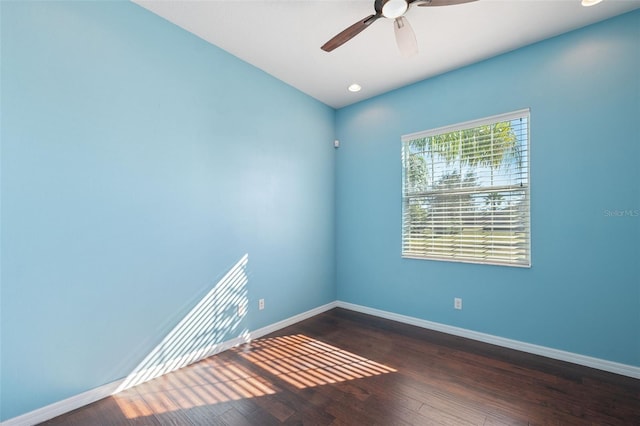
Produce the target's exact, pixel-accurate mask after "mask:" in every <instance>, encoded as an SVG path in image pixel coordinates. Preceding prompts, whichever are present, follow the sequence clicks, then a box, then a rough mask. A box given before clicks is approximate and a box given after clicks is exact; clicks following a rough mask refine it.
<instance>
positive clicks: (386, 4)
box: [321, 0, 476, 56]
mask: <svg viewBox="0 0 640 426" xmlns="http://www.w3.org/2000/svg"><path fill="white" fill-rule="evenodd" d="M472 1H476V0H374V3H373V9H374V10H375V12H376V13H375V14H373V15H369V16H367V17H366V18H364V19H362V20H360V21H358V22H356V23H355V24H353V25H351V26H350V27H348V28H347V29H345V30H344V31H342V32H340V33H338V34H337V35H336V36H335V37H333V38H332V39H331V40H329V41H328V42H326V43H325V44H324V45H322V47H321V49H322V50H324V51H325V52H331V51H332V50H334V49H336V48H338V47H340V46H342V45H343V44H345V43H346V42H348V41H349V40H351V39H352V38H354V37H355V36H357V35H358V34H360V33H361V32H362V31H363V30H364V29H365V28H367V27H368V26H369V25H371V24H373V23H374V22H375V21H377V20H378V18H387V19H393V20H394V23H393V29H394V32H395V35H396V43H397V45H398V49H399V50H400V53H401V54H402V55H403V56H413V55H415V54H416V53H418V43H417V41H416V35H415V33H414V32H413V29H412V28H411V25H409V21H407V18H405V17H404V15H405V13H407V10H409V6H412V5H417V6H419V7H433V6H452V5H455V4H462V3H470V2H472Z"/></svg>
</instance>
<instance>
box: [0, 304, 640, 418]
mask: <svg viewBox="0 0 640 426" xmlns="http://www.w3.org/2000/svg"><path fill="white" fill-rule="evenodd" d="M333 308H344V309H348V310H351V311H356V312H361V313H363V314H369V315H373V316H376V317H380V318H386V319H389V320H392V321H398V322H401V323H404V324H409V325H415V326H417V327H422V328H426V329H429V330H434V331H441V332H443V333H447V334H452V335H454V336H460V337H466V338H468V339H472V340H477V341H480V342H485V343H490V344H493V345H498V346H502V347H505V348H510V349H515V350H519V351H523V352H528V353H532V354H535V355H541V356H546V357H548V358H553V359H557V360H560V361H567V362H571V363H574V364H578V365H583V366H586V367H592V368H596V369H599V370H603V371H609V372H611V373H616V374H621V375H623V376H629V377H633V378H637V379H640V367H635V366H632V365H627V364H620V363H617V362H612V361H607V360H603V359H599V358H593V357H588V356H585V355H579V354H575V353H571V352H566V351H561V350H558V349H553V348H548V347H545V346H539V345H533V344H531V343H525V342H520V341H517V340H511V339H506V338H503V337H498V336H493V335H491V334H485V333H479V332H477V331H472V330H467V329H464V328H459V327H453V326H450V325H446V324H441V323H437V322H432V321H427V320H423V319H419V318H415V317H410V316H406V315H400V314H395V313H393V312H388V311H383V310H380V309H375V308H369V307H366V306H361V305H356V304H353V303H348V302H342V301H334V302H331V303H327V304H326V305H322V306H319V307H317V308H314V309H311V310H309V311H306V312H303V313H301V314H298V315H294V316H292V317H290V318H287V319H284V320H282V321H279V322H277V323H274V324H271V325H268V326H266V327H262V328H260V329H257V330H255V331H252V332H249V333H248V334H247V335H244V336H240V337H237V338H234V339H231V340H228V341H225V342H221V343H219V344H216V345H214V346H212V347H211V348H209V350H207V351H206V353H205V354H204V355H203V356H202V357H200V358H199V359H195V360H194V361H193V362H192V363H194V362H197V361H199V360H201V359H203V358H207V357H209V356H212V355H215V354H216V353H219V352H222V351H225V350H227V349H230V348H232V347H234V346H237V345H239V344H242V343H244V342H246V341H249V340H253V339H258V338H260V337H262V336H265V335H267V334H269V333H273V332H274V331H278V330H280V329H283V328H285V327H288V326H290V325H293V324H296V323H298V322H300V321H303V320H305V319H307V318H311V317H313V316H315V315H318V314H321V313H323V312H326V311H328V310H331V309H333ZM124 383H125V379H121V380H117V381H115V382H112V383H108V384H106V385H103V386H100V387H97V388H95V389H91V390H89V391H86V392H83V393H81V394H78V395H75V396H72V397H70V398H67V399H64V400H62V401H59V402H55V403H53V404H50V405H47V406H45V407H42V408H38V409H37V410H34V411H31V412H29V413H25V414H22V415H20V416H17V417H14V418H12V419H9V420H5V421H3V422H0V426H32V425H35V424H37V423H41V422H44V421H47V420H50V419H52V418H54V417H57V416H59V415H62V414H65V413H68V412H70V411H73V410H76V409H78V408H80V407H83V406H85V405H88V404H91V403H92V402H95V401H98V400H100V399H102V398H106V397H108V396H111V395H113V394H114V393H116V392H117V391H119V390H121V387H122V386H123V384H124Z"/></svg>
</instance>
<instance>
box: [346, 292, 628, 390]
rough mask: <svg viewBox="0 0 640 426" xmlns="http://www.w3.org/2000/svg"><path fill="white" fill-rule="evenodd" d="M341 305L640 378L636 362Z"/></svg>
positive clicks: (373, 309)
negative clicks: (626, 361) (611, 359)
mask: <svg viewBox="0 0 640 426" xmlns="http://www.w3.org/2000/svg"><path fill="white" fill-rule="evenodd" d="M336 306H337V307H338V308H344V309H348V310H351V311H356V312H361V313H363V314H369V315H373V316H376V317H380V318H386V319H390V320H393V321H398V322H401V323H405V324H409V325H415V326H417V327H422V328H426V329H429V330H434V331H441V332H443V333H447V334H452V335H454V336H460V337H466V338H468V339H472V340H477V341H480V342H485V343H490V344H492V345H497V346H502V347H505V348H510V349H515V350H518V351H522V352H528V353H531V354H534V355H541V356H545V357H547V358H553V359H557V360H560V361H566V362H571V363H573V364H578V365H583V366H585V367H591V368H596V369H598V370H603V371H608V372H611V373H616V374H621V375H623V376H629V377H633V378H636V379H640V367H636V366H633V365H627V364H620V363H617V362H613V361H607V360H604V359H600V358H593V357H589V356H585V355H580V354H575V353H572V352H566V351H561V350H558V349H553V348H548V347H546V346H539V345H534V344H531V343H525V342H520V341H518V340H511V339H506V338H504V337H498V336H494V335H491V334H485V333H479V332H477V331H472V330H467V329H464V328H459V327H453V326H450V325H446V324H441V323H437V322H432V321H427V320H423V319H419V318H415V317H409V316H406V315H400V314H395V313H393V312H387V311H383V310H380V309H375V308H369V307H367V306H361V305H355V304H353V303H348V302H341V301H338V302H337V303H336Z"/></svg>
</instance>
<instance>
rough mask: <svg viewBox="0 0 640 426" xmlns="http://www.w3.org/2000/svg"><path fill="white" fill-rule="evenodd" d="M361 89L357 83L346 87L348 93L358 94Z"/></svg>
mask: <svg viewBox="0 0 640 426" xmlns="http://www.w3.org/2000/svg"><path fill="white" fill-rule="evenodd" d="M361 89H362V87H361V86H360V85H359V84H358V83H353V84H352V85H351V86H349V87H348V90H349V91H350V92H354V93H355V92H359V91H360V90H361Z"/></svg>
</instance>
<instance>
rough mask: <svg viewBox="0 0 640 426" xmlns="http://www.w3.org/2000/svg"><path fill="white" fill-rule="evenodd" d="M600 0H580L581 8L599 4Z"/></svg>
mask: <svg viewBox="0 0 640 426" xmlns="http://www.w3.org/2000/svg"><path fill="white" fill-rule="evenodd" d="M601 1H602V0H582V5H583V6H587V7H588V6H593V5H594V4H598V3H600V2H601Z"/></svg>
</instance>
